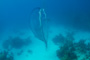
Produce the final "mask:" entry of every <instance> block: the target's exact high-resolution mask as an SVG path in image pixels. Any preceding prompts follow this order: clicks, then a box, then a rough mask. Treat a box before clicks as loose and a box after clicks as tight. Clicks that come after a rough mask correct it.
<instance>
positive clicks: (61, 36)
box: [53, 34, 65, 45]
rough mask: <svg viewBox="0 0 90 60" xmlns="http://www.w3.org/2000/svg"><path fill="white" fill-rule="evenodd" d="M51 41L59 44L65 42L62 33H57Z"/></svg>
mask: <svg viewBox="0 0 90 60" xmlns="http://www.w3.org/2000/svg"><path fill="white" fill-rule="evenodd" d="M53 42H54V43H55V44H56V45H59V44H61V43H64V42H65V37H64V36H63V35H62V34H59V35H57V36H55V38H53Z"/></svg>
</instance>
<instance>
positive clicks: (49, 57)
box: [0, 26, 90, 60]
mask: <svg viewBox="0 0 90 60" xmlns="http://www.w3.org/2000/svg"><path fill="white" fill-rule="evenodd" d="M72 31H74V32H76V34H75V36H74V37H75V40H76V42H78V41H79V40H80V39H87V40H88V39H90V33H88V32H83V31H79V30H74V29H71V28H66V27H63V26H57V27H56V26H52V27H50V29H49V38H48V48H47V49H46V47H45V44H44V42H42V41H41V40H39V39H37V38H35V37H34V35H33V33H32V32H31V31H29V30H22V31H19V32H17V33H16V32H13V31H11V32H6V33H5V34H3V36H4V37H3V38H2V40H1V46H0V47H1V50H4V49H3V47H2V42H3V41H4V40H6V39H8V37H17V36H19V37H21V38H23V39H24V38H28V37H29V38H30V39H31V40H32V43H31V44H30V45H29V46H25V47H23V48H22V49H12V50H11V51H10V52H13V56H14V59H15V60H60V59H59V58H58V57H57V54H56V51H57V50H58V49H59V46H57V45H55V44H54V43H53V41H52V39H53V38H54V37H55V36H56V35H58V34H63V35H65V34H66V33H67V32H72ZM20 51H21V52H22V53H21V54H19V53H18V52H20ZM81 58H82V56H81V57H80V58H79V60H81Z"/></svg>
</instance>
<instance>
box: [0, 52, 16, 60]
mask: <svg viewBox="0 0 90 60" xmlns="http://www.w3.org/2000/svg"><path fill="white" fill-rule="evenodd" d="M0 60H14V57H13V55H12V54H9V52H8V51H1V52H0Z"/></svg>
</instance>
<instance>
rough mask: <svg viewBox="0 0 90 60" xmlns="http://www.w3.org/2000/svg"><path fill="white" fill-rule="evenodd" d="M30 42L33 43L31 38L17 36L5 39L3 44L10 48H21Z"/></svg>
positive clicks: (4, 46)
mask: <svg viewBox="0 0 90 60" xmlns="http://www.w3.org/2000/svg"><path fill="white" fill-rule="evenodd" d="M29 44H31V40H30V39H29V38H27V39H21V38H19V37H15V38H10V39H8V40H5V41H4V42H3V44H2V46H3V48H5V49H9V48H15V49H21V48H22V47H24V46H28V45H29Z"/></svg>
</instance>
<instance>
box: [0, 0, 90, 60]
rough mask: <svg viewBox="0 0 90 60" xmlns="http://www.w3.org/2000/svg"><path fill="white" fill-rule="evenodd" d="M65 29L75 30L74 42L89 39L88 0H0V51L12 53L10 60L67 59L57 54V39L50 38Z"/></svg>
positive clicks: (89, 16)
mask: <svg viewBox="0 0 90 60" xmlns="http://www.w3.org/2000/svg"><path fill="white" fill-rule="evenodd" d="M43 9H44V11H43ZM40 10H41V11H40ZM40 14H41V15H40ZM67 32H70V33H71V32H75V36H74V39H75V42H78V41H79V40H80V39H85V40H86V41H87V42H89V41H88V40H90V1H89V0H1V1H0V52H2V51H4V50H5V51H8V52H9V53H12V54H13V56H12V57H14V60H60V59H61V60H67V59H62V58H59V57H58V56H57V50H59V48H60V46H61V44H60V45H56V42H57V43H60V42H61V40H57V39H56V40H55V41H53V38H54V37H56V36H58V35H59V34H62V35H63V36H64V37H65V36H66V34H67ZM70 38H71V37H70ZM63 44H64V43H63ZM0 54H1V53H0ZM83 55H84V54H83ZM81 57H82V56H81ZM81 57H80V58H81ZM80 58H78V60H80ZM0 59H1V57H0ZM88 59H89V58H88ZM1 60H5V59H1ZM69 60H70V59H69ZM86 60H87V59H86Z"/></svg>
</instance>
